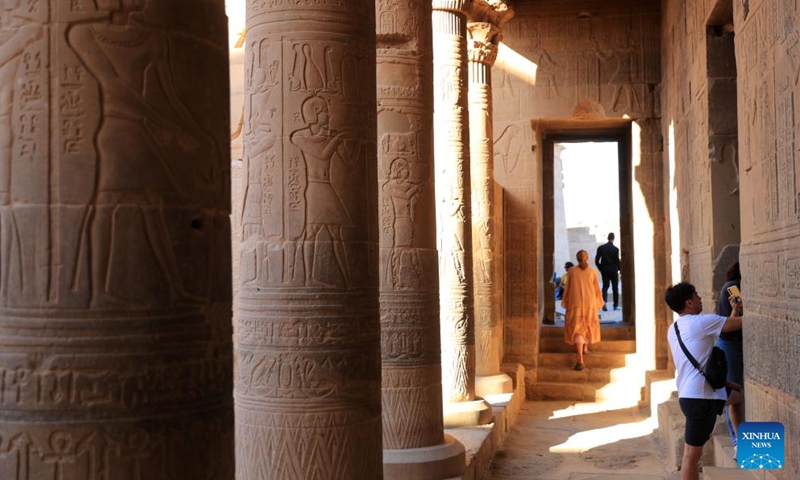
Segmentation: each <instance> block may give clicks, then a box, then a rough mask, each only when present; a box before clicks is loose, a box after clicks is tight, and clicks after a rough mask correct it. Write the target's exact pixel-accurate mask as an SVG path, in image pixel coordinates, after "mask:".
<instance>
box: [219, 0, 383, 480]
mask: <svg viewBox="0 0 800 480" xmlns="http://www.w3.org/2000/svg"><path fill="white" fill-rule="evenodd" d="M245 55H246V60H245V62H246V64H245V122H244V124H245V125H244V135H245V136H244V160H243V161H244V165H243V168H244V172H243V181H244V188H243V192H244V205H243V211H242V219H241V225H242V244H241V248H240V255H241V264H240V265H241V266H240V274H239V280H238V281H239V282H240V290H239V297H238V298H239V303H240V310H239V320H238V324H237V333H236V338H235V342H236V346H237V348H236V369H237V370H236V376H235V377H236V378H235V387H234V388H235V403H236V438H237V444H238V445H239V447H238V449H237V462H236V463H237V468H236V472H237V477H238V478H241V479H253V478H260V479H268V478H269V479H333V478H339V479H376V478H381V472H382V468H381V462H382V457H381V424H380V422H381V419H380V412H381V406H380V378H381V376H380V375H381V374H380V338H379V331H380V323H379V312H378V231H377V226H378V221H377V212H378V205H377V191H376V190H377V184H376V179H377V172H376V163H377V162H376V147H375V143H376V140H375V139H376V135H377V133H376V130H375V124H376V123H375V122H376V120H375V112H376V104H375V5H374V3H371V2H367V1H365V0H347V1H339V0H336V1H331V0H320V1H318V2H309V3H302V4H297V2H291V1H285V0H273V1H269V2H266V1H262V0H251V1H249V2H248V5H247V44H246V53H245Z"/></svg>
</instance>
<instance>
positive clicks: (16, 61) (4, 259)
mask: <svg viewBox="0 0 800 480" xmlns="http://www.w3.org/2000/svg"><path fill="white" fill-rule="evenodd" d="M42 13H43V12H41V11H39V10H38V9H33V8H32V7H31V4H30V2H20V1H19V0H16V1H12V0H3V2H2V3H0V304H2V305H3V306H28V305H30V304H31V302H37V301H39V299H41V298H42V297H46V296H47V294H48V293H49V292H48V285H49V276H50V271H49V265H47V260H46V256H47V250H48V248H49V238H48V237H49V233H48V227H47V212H46V209H45V208H43V207H44V205H45V204H46V197H47V185H48V182H47V178H48V173H47V169H48V164H47V146H46V145H47V143H46V142H47V132H48V130H49V119H48V115H47V110H46V98H47V95H48V91H47V88H48V87H47V70H46V68H45V65H46V57H47V51H48V50H47V48H46V47H45V45H44V44H45V43H46V37H45V29H44V27H43V26H42V25H41V24H40V23H38V22H39V21H40V20H41V18H40V17H41V15H42ZM23 185H25V187H24V188H23ZM37 265H38V266H37ZM41 265H44V266H45V268H41Z"/></svg>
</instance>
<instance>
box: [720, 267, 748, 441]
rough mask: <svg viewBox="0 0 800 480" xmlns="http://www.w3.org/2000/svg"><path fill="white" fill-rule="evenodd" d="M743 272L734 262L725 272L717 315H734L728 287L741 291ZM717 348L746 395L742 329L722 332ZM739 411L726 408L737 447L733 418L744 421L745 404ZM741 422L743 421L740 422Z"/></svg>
mask: <svg viewBox="0 0 800 480" xmlns="http://www.w3.org/2000/svg"><path fill="white" fill-rule="evenodd" d="M741 281H742V272H741V271H740V270H739V262H734V263H733V264H732V265H731V266H730V267H728V270H726V271H725V284H724V285H722V289H720V291H719V299H718V300H717V315H721V316H723V317H730V316H731V314H732V313H733V307H732V306H731V303H730V302H729V301H728V298H729V297H730V294H729V293H728V287H731V286H736V288H740V289H741V285H740V284H741ZM736 313H737V316H741V314H742V312H736ZM717 346H718V347H719V348H721V349H722V350H723V351H724V352H725V358H727V359H728V381H729V382H733V383H736V384H738V385H741V386H742V393H744V362H743V361H742V329H741V328H739V329H736V330H731V331H729V332H722V333H720V334H719V339H717ZM738 408H739V410H738V411H735V412H732V411H731V406H727V407H725V420H726V421H727V424H728V432H729V433H730V435H731V441H732V442H733V445H734V446H736V444H737V438H736V429H735V428H734V427H733V422H732V418H733V417H736V418H739V419H744V415H745V413H744V402H742V403H741V405H739V406H738ZM740 421H741V420H740Z"/></svg>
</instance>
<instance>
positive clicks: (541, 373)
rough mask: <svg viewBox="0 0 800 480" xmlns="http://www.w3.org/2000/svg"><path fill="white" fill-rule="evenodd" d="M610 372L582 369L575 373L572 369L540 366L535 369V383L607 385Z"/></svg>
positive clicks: (606, 369)
mask: <svg viewBox="0 0 800 480" xmlns="http://www.w3.org/2000/svg"><path fill="white" fill-rule="evenodd" d="M611 370H612V369H610V368H584V369H583V370H581V371H576V370H573V369H572V367H569V368H564V367H543V366H540V367H539V368H538V369H536V381H537V382H549V383H584V382H599V383H608V382H610V381H611Z"/></svg>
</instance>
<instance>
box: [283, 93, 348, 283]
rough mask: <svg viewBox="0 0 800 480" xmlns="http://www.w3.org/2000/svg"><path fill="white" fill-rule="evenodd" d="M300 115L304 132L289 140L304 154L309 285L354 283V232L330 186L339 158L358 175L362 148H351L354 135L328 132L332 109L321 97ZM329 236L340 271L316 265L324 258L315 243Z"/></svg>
mask: <svg viewBox="0 0 800 480" xmlns="http://www.w3.org/2000/svg"><path fill="white" fill-rule="evenodd" d="M301 112H302V113H301V114H302V119H303V122H304V123H305V124H306V127H305V128H301V129H299V130H295V131H294V132H292V133H291V134H290V136H289V140H290V141H291V143H292V144H293V145H295V146H296V147H297V148H299V149H300V151H301V152H302V158H303V160H304V163H305V170H306V175H307V177H306V189H305V192H304V203H305V207H306V211H305V228H304V230H303V234H302V239H303V243H302V250H303V267H304V271H305V278H306V281H305V284H306V285H312V284H317V285H344V284H347V283H349V280H350V263H349V261H348V258H347V250H346V248H345V245H344V243H343V237H342V233H343V230H344V228H346V227H352V226H353V220H352V219H351V218H350V214H349V213H348V210H347V207H345V205H344V203H343V200H342V196H341V194H340V193H339V192H338V191H337V190H336V189H335V188H334V187H333V184H332V183H331V174H332V168H333V164H332V162H333V158H334V156H336V157H338V158H339V159H340V160H341V161H342V162H343V163H344V165H345V166H346V167H347V168H348V169H355V168H356V166H357V165H358V161H359V157H360V151H359V149H358V144H355V145H352V146H351V145H350V143H351V142H352V143H355V142H356V141H357V140H356V135H355V133H354V132H337V131H334V130H332V129H331V128H330V114H329V111H328V103H327V101H325V100H323V99H322V98H321V97H319V96H316V95H312V96H310V97H308V98H306V99H305V100H304V101H303V103H302V105H301ZM325 234H327V236H328V238H329V240H330V242H332V244H333V252H334V255H335V258H336V264H337V265H338V271H337V270H336V269H330V268H328V269H326V268H325V267H324V266H321V265H320V264H319V263H318V262H320V260H319V258H320V257H321V255H318V252H317V242H318V241H324V240H322V239H323V238H324V236H323V235H325ZM320 246H322V245H320ZM336 277H339V278H336Z"/></svg>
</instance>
